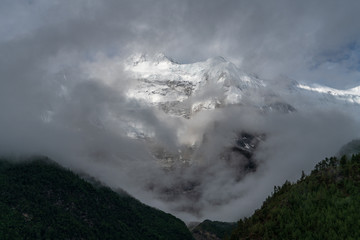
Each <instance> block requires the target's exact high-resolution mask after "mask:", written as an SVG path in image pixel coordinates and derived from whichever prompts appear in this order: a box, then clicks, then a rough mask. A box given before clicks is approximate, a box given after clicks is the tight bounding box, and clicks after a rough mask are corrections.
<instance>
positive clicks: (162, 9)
mask: <svg viewBox="0 0 360 240" xmlns="http://www.w3.org/2000/svg"><path fill="white" fill-rule="evenodd" d="M359 12H360V1H358V0H354V1H351V0H342V1H335V0H334V1H333V0H323V1H316V0H299V1H287V0H274V1H268V0H263V1H258V0H251V1H248V0H246V1H245V0H244V1H242V0H233V1H226V0H178V1H175V0H139V1H137V0H106V1H98V0H68V1H66V0H52V1H49V0H27V1H25V0H1V1H0V113H1V114H0V132H1V134H0V154H4V153H12V154H13V153H22V152H24V153H31V154H33V153H36V154H44V155H48V156H50V157H51V158H53V159H55V160H56V161H58V162H60V163H61V164H62V165H65V166H70V167H72V168H77V169H78V170H79V169H80V171H85V172H86V173H87V174H90V175H92V176H94V177H96V178H98V179H100V180H101V181H103V182H105V183H106V184H107V185H109V186H111V187H113V188H124V189H125V190H127V191H128V192H130V193H131V194H133V195H134V196H136V197H137V198H139V199H140V200H142V201H144V202H145V203H147V204H150V205H152V206H156V207H159V208H161V209H163V210H166V211H170V212H171V213H175V214H177V216H180V217H182V219H185V220H194V216H188V215H186V214H185V213H184V212H183V211H182V207H184V206H186V207H187V206H189V205H193V204H195V203H194V202H191V201H190V202H187V201H188V200H186V199H181V198H179V199H176V201H174V202H172V203H168V202H166V201H165V202H164V201H161V200H159V199H158V198H156V197H154V195H152V193H150V192H148V191H144V188H145V187H147V188H149V183H151V184H154V185H155V187H153V188H154V189H155V190H156V185H159V187H158V190H159V189H160V190H161V189H162V190H163V188H165V189H166V187H174V186H175V187H176V186H177V185H176V184H183V182H185V183H187V182H188V181H190V182H191V181H194V182H199V183H200V184H199V188H201V189H200V190H201V193H202V195H201V198H200V199H199V200H198V201H196V205H197V207H198V208H199V209H200V210H202V211H203V212H202V215H201V214H200V215H198V216H196V217H195V219H196V220H201V219H203V218H206V217H209V218H210V217H211V218H212V219H219V220H232V221H233V220H237V219H239V218H240V217H243V216H248V215H249V214H251V213H252V211H253V210H254V209H255V208H257V207H259V206H260V204H261V202H262V201H263V200H264V199H265V198H266V196H268V194H269V193H270V192H271V190H272V187H273V186H274V185H275V184H276V185H279V184H282V183H283V182H284V181H285V179H290V180H296V179H297V178H298V176H300V173H301V170H302V169H303V170H306V171H307V172H309V171H310V170H311V169H312V168H313V166H314V164H315V163H316V162H318V161H320V160H321V159H322V158H323V157H325V156H329V155H332V154H335V153H336V151H337V150H338V148H339V147H340V146H341V145H342V144H344V143H346V142H347V141H350V140H352V139H353V138H356V137H359V134H358V133H359V124H358V123H357V122H356V121H355V120H354V119H353V117H352V116H350V114H349V113H353V115H356V111H352V110H349V109H351V108H350V107H349V106H348V107H349V108H346V107H343V105H341V106H342V107H340V108H341V109H333V108H332V107H328V108H325V107H324V105H320V107H319V108H317V107H313V106H312V104H311V102H310V100H309V102H302V101H303V100H304V99H301V100H298V99H296V101H295V100H294V103H296V102H301V103H302V104H299V105H300V106H303V108H304V109H299V111H298V112H296V113H293V114H289V115H281V116H278V115H276V114H275V115H271V114H270V115H269V116H265V115H263V114H259V113H258V111H254V109H248V108H247V107H246V106H245V107H241V108H240V107H239V108H236V109H235V108H234V109H233V108H229V109H226V108H224V109H217V110H216V111H208V112H206V113H201V114H198V115H196V116H195V117H194V118H192V119H190V120H185V119H181V120H179V119H178V118H171V117H168V118H167V117H164V116H162V115H161V116H160V115H157V114H158V112H156V111H154V110H153V109H151V108H149V107H146V106H143V105H141V104H139V103H138V102H136V101H135V100H133V101H132V100H129V99H125V98H124V96H123V94H122V93H123V91H124V90H126V87H127V84H129V82H130V81H128V80H129V79H128V76H127V75H126V74H125V73H124V72H123V69H122V68H121V66H120V65H121V64H120V65H118V63H119V62H121V60H123V59H125V58H128V57H129V56H130V55H132V54H134V53H147V54H154V53H159V52H161V53H164V54H165V55H167V56H169V57H171V58H172V59H174V60H175V61H177V62H180V63H191V62H196V61H202V60H206V59H208V58H212V57H216V56H223V57H224V58H225V59H227V60H229V61H232V62H233V63H235V64H236V65H237V66H239V67H240V68H241V69H243V70H244V71H247V72H252V73H255V74H257V75H259V76H260V77H261V78H262V79H264V81H265V82H266V81H273V83H274V84H272V85H276V83H282V80H279V81H276V80H277V79H288V78H286V77H284V76H287V77H290V78H292V79H293V80H296V81H298V82H305V83H308V84H316V83H317V84H324V85H328V86H331V87H336V88H341V89H344V88H350V87H354V86H358V85H360V73H359V71H360V14H359ZM119 60H120V61H119ZM103 66H106V67H107V68H104V69H103V68H102V67H103ZM92 70H93V71H94V72H96V74H95V75H96V79H95V80H94V79H93V78H94V77H89V76H90V75H91V74H89V73H91V72H92ZM103 70H104V71H103ZM102 74H104V76H102ZM106 74H109V75H111V76H110V77H111V79H115V80H118V81H117V82H116V81H114V82H112V83H111V84H110V85H109V84H106V79H107V78H108V77H109V76H107V75H106ZM272 87H274V89H276V86H272ZM307 103H309V104H307ZM291 104H293V102H291ZM294 106H295V107H296V105H294ZM337 106H340V105H337ZM351 107H353V109H355V108H357V109H358V106H357V105H356V106H355V105H354V106H353V105H351ZM303 110H304V111H303ZM357 111H358V110H357ZM159 116H160V117H159ZM356 117H357V118H358V116H356ZM126 121H128V122H132V123H135V124H137V123H139V125H142V126H144V128H145V129H146V130H149V131H153V132H155V135H156V136H155V138H156V140H157V141H159V142H160V143H161V144H163V146H165V147H166V148H167V149H168V150H169V149H170V150H174V149H175V150H177V148H176V147H178V145H177V144H179V143H178V139H176V130H179V129H180V128H181V127H183V126H186V127H189V129H191V131H193V132H196V131H199V132H200V133H199V135H201V134H203V133H204V132H205V131H208V129H210V130H209V131H208V132H207V134H209V135H208V136H210V137H209V139H211V141H208V143H206V144H204V146H202V149H200V150H199V151H203V152H204V153H205V154H207V155H213V156H212V157H209V159H206V160H207V161H205V166H199V167H197V168H196V167H195V168H194V169H190V170H189V171H188V172H186V171H182V170H181V171H178V172H175V173H174V174H173V175H172V174H166V173H164V171H162V170H161V169H160V168H159V167H157V166H155V164H154V162H153V161H154V158H153V156H152V153H151V152H150V151H149V149H148V147H147V146H144V144H143V143H142V142H141V141H137V140H134V139H129V138H128V137H124V136H126V134H125V133H124V131H125V130H124V128H123V125H124V122H126ZM214 121H217V122H219V123H217V124H216V125H217V128H216V129H215V130H214V129H212V130H211V127H210V126H212V125H215V124H214ZM185 122H186V123H185ZM199 129H200V130H199ZM249 129H250V130H254V131H255V130H256V131H257V132H259V133H266V134H268V136H267V140H266V141H265V142H264V143H263V144H262V145H261V147H260V148H259V153H258V156H257V157H258V158H259V159H260V161H261V165H260V166H259V170H258V171H257V172H256V174H254V175H250V176H249V177H247V178H246V179H245V180H244V181H240V182H235V181H234V179H233V178H229V177H228V176H229V175H231V174H233V170H232V169H229V168H228V167H226V165H224V163H219V162H218V161H217V160H218V158H216V157H217V155H215V154H212V153H213V152H215V151H216V150H219V149H217V148H219V147H223V146H224V144H226V141H230V140H229V139H230V138H231V136H232V134H233V133H234V131H235V130H236V131H241V130H244V131H247V130H249ZM201 131H203V132H201ZM232 140H233V139H232ZM224 142H225V143H224ZM214 146H215V147H214ZM219 151H220V150H219ZM200 165H201V164H200ZM214 176H215V177H214ZM172 184H173V185H172ZM254 186H255V187H254ZM147 190H148V189H147ZM232 200H233V201H232ZM214 203H215V204H214ZM219 203H220V204H219ZM234 208H236V209H239V211H238V212H237V211H234ZM174 209H175V210H174ZM179 209H180V210H179ZM190 215H191V214H190Z"/></svg>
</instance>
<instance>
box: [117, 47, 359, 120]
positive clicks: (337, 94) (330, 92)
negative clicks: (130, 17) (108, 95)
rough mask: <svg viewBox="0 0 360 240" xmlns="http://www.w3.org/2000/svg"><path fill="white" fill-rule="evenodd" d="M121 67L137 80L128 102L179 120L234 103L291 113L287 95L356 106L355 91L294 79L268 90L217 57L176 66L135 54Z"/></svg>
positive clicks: (162, 57)
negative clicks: (280, 86)
mask: <svg viewBox="0 0 360 240" xmlns="http://www.w3.org/2000/svg"><path fill="white" fill-rule="evenodd" d="M124 68H125V70H126V71H127V72H128V73H129V74H130V76H132V77H133V78H134V79H136V81H137V82H136V83H135V84H134V85H133V86H132V88H130V89H129V90H128V91H127V94H126V95H127V97H128V98H132V99H136V100H138V101H140V102H143V103H145V104H148V105H152V106H157V107H158V108H160V109H162V110H163V111H164V112H166V113H168V114H170V115H175V116H182V117H185V118H190V117H191V116H192V115H193V114H195V113H197V112H199V111H202V110H211V109H215V108H217V107H224V106H229V105H236V104H238V105H247V106H252V107H258V108H260V109H262V110H263V111H280V112H292V111H295V108H294V107H293V106H292V103H287V102H286V100H284V96H288V95H291V94H298V95H300V96H304V97H305V98H307V97H309V96H310V97H311V98H314V99H317V100H318V101H320V102H322V103H324V102H328V103H336V104H356V105H358V104H360V87H355V88H352V89H349V90H338V89H333V88H329V87H326V86H320V85H316V86H309V85H306V84H299V83H297V82H295V81H291V82H289V83H288V85H287V86H286V87H285V88H279V87H278V86H275V87H273V86H269V85H268V84H266V82H265V81H264V80H261V79H259V78H258V77H257V76H256V75H254V74H249V73H246V72H244V71H242V70H240V69H239V68H238V67H236V66H235V65H234V64H233V63H231V62H229V61H226V60H225V59H224V58H222V57H216V58H210V59H208V60H206V61H203V62H196V63H192V64H179V63H177V62H175V61H174V60H172V59H171V58H168V57H166V56H165V55H164V54H157V55H154V56H149V55H146V54H138V55H133V56H131V57H130V58H128V59H127V60H126V61H125V63H124ZM271 84H273V83H271ZM271 84H270V85H271Z"/></svg>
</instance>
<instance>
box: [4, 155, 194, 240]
mask: <svg viewBox="0 0 360 240" xmlns="http://www.w3.org/2000/svg"><path fill="white" fill-rule="evenodd" d="M0 193H1V194H0V212H1V215H0V238H1V239H134V240H135V239H136V240H137V239H164V240H165V239H179V240H183V239H192V236H191V234H190V232H189V231H188V229H187V228H186V226H185V224H184V223H183V222H182V221H181V220H179V219H177V218H175V217H173V216H172V215H170V214H167V213H164V212H162V211H159V210H156V209H154V208H151V207H148V206H146V205H144V204H142V203H140V202H139V201H137V200H136V199H134V198H132V197H130V196H129V195H127V194H125V193H123V194H121V195H119V194H118V193H115V192H113V191H112V190H110V189H109V188H106V187H103V186H100V185H98V186H94V185H92V184H90V183H88V182H86V181H84V180H83V179H81V178H79V177H78V176H77V175H75V174H74V173H72V172H70V171H69V170H65V169H63V168H61V167H59V166H57V165H55V164H54V163H52V162H49V161H48V160H44V159H43V158H40V159H39V158H38V159H36V160H35V161H31V162H21V163H12V162H8V161H6V160H4V159H2V160H1V161H0Z"/></svg>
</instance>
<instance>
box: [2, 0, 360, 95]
mask: <svg viewBox="0 0 360 240" xmlns="http://www.w3.org/2000/svg"><path fill="white" fill-rule="evenodd" d="M0 4H1V10H0V12H1V17H0V20H1V21H0V22H1V24H0V36H1V37H0V42H1V48H2V51H4V48H5V49H6V51H12V52H13V54H14V55H15V56H18V55H17V54H16V52H14V51H21V52H22V53H25V52H24V51H30V52H28V53H27V55H29V54H36V55H37V56H38V58H42V57H45V58H46V57H49V56H52V57H56V56H59V55H67V54H70V55H71V54H77V55H79V56H78V57H80V58H91V57H92V56H93V55H94V54H97V53H99V52H102V53H105V54H107V55H109V56H121V57H125V56H127V55H129V54H132V53H133V52H146V53H157V52H162V53H164V54H165V55H167V56H169V57H171V58H173V59H175V60H176V61H178V62H182V63H189V62H195V61H199V60H205V59H207V58H210V57H214V56H223V57H225V58H226V59H229V60H231V61H233V62H234V63H236V64H237V65H238V66H241V67H242V68H244V69H246V70H247V71H250V72H254V73H257V74H261V75H262V76H263V77H264V78H269V79H271V78H275V77H278V76H279V75H286V76H289V77H291V78H294V79H296V80H297V81H304V82H309V83H312V82H316V83H321V84H325V85H329V86H331V87H336V88H349V87H353V86H355V85H359V70H360V65H359V64H360V63H359V62H360V60H359V55H360V49H359V39H360V38H359V37H360V31H359V29H360V21H359V18H360V17H359V14H358V10H359V8H360V3H359V1H356V0H346V1H341V2H340V1H334V0H329V1H319V0H318V1H308V0H305V1H296V2H289V1H284V0H275V1H257V0H255V1H230V0H220V1H212V0H210V1H204V0H200V1H175V0H170V1H169V0H168V1H161V0H147V1H143V0H140V1H126V0H123V1H114V0H109V1H106V2H98V1H94V0H79V1H75V2H74V1H50V2H49V1H44V0H29V1H10V0H4V1H2V2H1V3H0ZM11 48H15V49H16V50H15V49H14V50H11ZM21 48H26V49H24V50H21ZM8 54H9V53H8ZM3 56H4V55H3ZM28 57H30V56H28ZM73 57H74V56H72V57H71V58H73ZM63 64H66V63H63ZM68 64H70V63H68Z"/></svg>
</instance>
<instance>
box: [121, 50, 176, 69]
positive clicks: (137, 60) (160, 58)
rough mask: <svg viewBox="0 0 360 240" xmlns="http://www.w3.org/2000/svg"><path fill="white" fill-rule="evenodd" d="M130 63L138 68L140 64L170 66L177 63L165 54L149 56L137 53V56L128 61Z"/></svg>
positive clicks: (132, 56) (134, 55)
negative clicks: (164, 64) (166, 64)
mask: <svg viewBox="0 0 360 240" xmlns="http://www.w3.org/2000/svg"><path fill="white" fill-rule="evenodd" d="M127 62H128V63H131V65H133V66H137V65H138V64H141V63H145V62H147V63H153V64H155V65H156V64H159V63H163V62H165V63H169V64H174V63H176V62H175V61H174V60H173V59H171V58H170V57H167V56H166V55H165V54H163V53H156V54H152V55H151V54H147V53H137V54H133V55H131V56H130V57H129V58H128V60H127Z"/></svg>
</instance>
